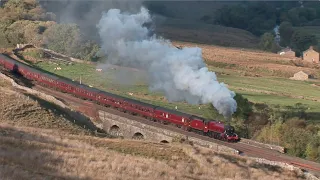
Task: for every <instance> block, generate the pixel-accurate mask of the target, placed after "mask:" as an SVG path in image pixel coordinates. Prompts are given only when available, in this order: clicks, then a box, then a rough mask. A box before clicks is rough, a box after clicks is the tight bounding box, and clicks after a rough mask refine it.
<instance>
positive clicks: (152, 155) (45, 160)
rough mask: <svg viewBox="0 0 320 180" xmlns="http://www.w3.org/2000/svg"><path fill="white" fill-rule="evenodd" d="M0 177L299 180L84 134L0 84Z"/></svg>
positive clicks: (231, 159) (251, 165)
mask: <svg viewBox="0 0 320 180" xmlns="http://www.w3.org/2000/svg"><path fill="white" fill-rule="evenodd" d="M0 87H1V88H0V92H1V96H0V98H1V101H2V102H6V103H2V104H1V109H2V110H1V114H0V115H1V120H0V134H1V136H0V142H1V143H0V148H1V152H2V153H1V155H0V162H1V164H2V165H1V168H0V176H1V177H2V178H3V179H7V180H11V179H43V178H53V179H106V177H107V179H119V178H120V179H151V178H156V179H172V178H173V179H197V178H200V179H212V177H215V178H217V179H230V178H231V179H261V178H262V177H263V178H262V179H269V178H273V179H288V180H289V179H290V180H293V179H303V176H304V175H303V174H301V172H300V173H299V172H296V171H289V170H287V169H282V168H280V167H277V166H271V165H264V164H260V163H257V162H255V161H253V160H250V159H247V158H242V157H236V156H232V155H226V154H220V153H216V152H214V151H212V150H210V149H207V148H201V147H196V146H190V145H187V144H180V143H173V144H171V145H169V144H160V143H153V142H145V141H143V142H141V141H132V140H119V139H106V138H97V137H93V136H90V135H89V134H88V133H87V131H85V130H83V129H82V128H80V127H78V126H76V125H74V124H73V123H70V122H69V121H68V120H67V119H64V117H63V116H58V115H57V114H54V113H53V112H55V111H52V110H50V109H47V108H46V107H42V106H41V105H40V104H39V103H37V102H36V101H34V100H32V99H31V98H28V97H27V96H25V95H23V94H21V93H17V92H15V91H14V90H13V89H12V88H11V85H10V84H9V83H8V82H6V81H4V80H3V79H1V80H0Z"/></svg>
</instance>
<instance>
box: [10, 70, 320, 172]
mask: <svg viewBox="0 0 320 180" xmlns="http://www.w3.org/2000/svg"><path fill="white" fill-rule="evenodd" d="M5 74H8V73H5ZM11 78H14V79H15V80H16V81H17V82H18V83H19V84H20V85H25V84H24V81H23V80H21V79H20V78H19V77H16V76H14V77H13V76H12V75H11ZM31 88H32V89H35V90H38V91H41V92H44V93H47V94H50V95H52V96H54V97H56V98H58V99H63V100H64V102H65V103H66V104H67V105H69V106H71V107H82V108H81V109H79V108H77V110H80V111H82V112H83V113H85V114H86V115H88V116H90V117H92V118H97V111H98V110H103V111H106V112H108V113H112V114H115V115H119V116H122V117H126V118H128V119H131V120H135V121H138V122H141V123H144V124H148V125H151V126H155V127H157V128H163V129H168V130H171V131H174V132H177V133H180V134H184V135H187V136H189V137H195V138H199V139H201V140H205V141H210V142H214V143H216V144H220V145H224V146H227V147H230V148H234V149H236V150H238V151H239V152H240V155H242V156H249V157H256V158H263V159H267V160H270V161H278V162H284V163H287V164H291V165H294V166H296V167H299V168H301V169H303V170H305V171H309V172H311V173H313V174H315V175H316V176H318V177H320V164H318V163H315V162H312V161H307V160H304V159H301V158H297V157H291V156H288V155H285V154H281V153H279V152H276V151H273V150H270V149H264V148H261V147H257V146H253V145H250V144H246V143H242V142H241V141H240V142H238V143H228V142H224V141H220V140H216V139H212V138H210V137H206V136H201V135H199V134H196V133H193V132H186V131H183V130H182V129H180V128H177V127H174V126H170V125H164V124H160V123H157V122H153V121H149V120H147V119H145V118H142V117H139V116H134V115H131V114H128V113H123V112H120V111H118V110H115V109H112V108H107V107H104V106H100V105H98V104H95V103H93V102H90V101H88V100H83V99H80V98H77V97H74V96H72V95H70V94H66V93H62V92H59V91H56V90H52V89H49V88H46V87H43V86H41V85H39V84H33V86H32V87H31ZM84 110H86V112H84ZM88 110H89V111H88Z"/></svg>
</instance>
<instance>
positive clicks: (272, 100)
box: [36, 62, 320, 121]
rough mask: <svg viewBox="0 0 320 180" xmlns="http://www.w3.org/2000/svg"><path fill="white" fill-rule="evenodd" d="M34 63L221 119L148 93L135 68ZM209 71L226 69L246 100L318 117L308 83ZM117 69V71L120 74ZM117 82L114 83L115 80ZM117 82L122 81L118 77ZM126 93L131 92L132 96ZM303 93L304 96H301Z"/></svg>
mask: <svg viewBox="0 0 320 180" xmlns="http://www.w3.org/2000/svg"><path fill="white" fill-rule="evenodd" d="M36 66H38V67H40V68H43V69H44V70H47V71H50V72H53V73H56V74H59V75H62V76H65V77H68V78H71V79H74V80H75V81H79V79H80V76H81V79H82V82H83V83H84V84H88V85H92V86H94V87H96V88H99V89H103V90H106V91H109V92H113V93H116V94H119V95H122V96H126V97H131V98H135V99H138V100H141V101H144V102H148V103H152V104H155V105H160V106H165V107H169V108H172V109H174V108H175V106H177V107H178V110H179V111H183V112H188V113H193V114H197V115H200V116H203V117H206V118H215V119H216V118H219V119H223V118H222V116H221V115H218V114H217V112H216V111H215V110H214V109H213V108H212V107H211V106H210V105H201V106H200V107H201V108H200V109H199V105H189V104H187V103H183V102H177V103H170V102H168V101H166V100H165V98H164V97H163V96H162V94H160V93H154V92H150V91H149V90H148V86H147V85H146V83H145V82H146V80H145V74H143V73H141V72H137V71H126V72H125V73H121V71H123V70H120V69H111V68H110V69H108V70H106V71H104V72H97V71H95V66H93V65H86V64H74V65H59V66H60V67H61V68H62V69H61V70H60V71H54V67H57V66H56V65H54V64H50V63H47V62H40V63H37V64H36ZM210 70H213V71H215V72H217V73H218V74H219V73H221V72H228V73H229V74H230V75H218V80H219V81H220V82H224V83H226V84H228V85H229V86H230V89H231V90H234V91H235V92H237V93H240V94H242V95H243V96H244V97H246V98H248V99H249V101H251V102H255V103H266V104H268V105H280V106H282V107H285V106H294V105H295V104H296V103H302V104H304V105H306V106H307V108H308V109H307V112H308V113H309V114H310V117H309V119H310V120H313V121H319V120H320V115H319V112H320V106H319V102H316V101H312V100H308V99H307V98H309V99H311V98H313V99H320V93H318V92H319V88H320V87H315V86H312V85H311V84H312V83H311V82H302V81H293V80H289V79H284V78H274V77H241V76H240V75H239V74H237V73H236V72H234V71H231V70H228V69H222V68H213V67H210ZM119 71H120V73H119ZM119 78H120V79H126V78H129V79H130V81H132V82H134V85H132V84H131V85H130V84H127V83H126V82H124V83H119ZM116 82H117V83H116ZM120 82H122V81H121V80H120ZM129 93H133V95H132V96H130V95H129ZM301 96H303V97H304V98H305V99H301Z"/></svg>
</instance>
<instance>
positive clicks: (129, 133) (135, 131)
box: [98, 110, 175, 143]
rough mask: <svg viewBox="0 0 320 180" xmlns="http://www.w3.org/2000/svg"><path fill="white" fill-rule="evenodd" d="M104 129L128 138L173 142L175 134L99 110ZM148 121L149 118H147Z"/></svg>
mask: <svg viewBox="0 0 320 180" xmlns="http://www.w3.org/2000/svg"><path fill="white" fill-rule="evenodd" d="M98 114H99V119H100V120H101V121H102V125H103V129H104V130H105V131H106V132H107V133H109V134H111V135H114V136H118V137H123V138H126V139H148V140H152V141H156V142H162V143H169V142H172V139H173V136H175V135H173V134H168V133H165V132H164V131H163V130H161V129H159V128H155V127H153V126H150V125H147V124H143V123H140V122H138V121H133V120H130V119H127V118H125V117H121V116H118V115H114V114H111V113H108V112H105V111H102V110H98ZM146 121H147V120H146Z"/></svg>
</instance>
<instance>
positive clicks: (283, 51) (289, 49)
mask: <svg viewBox="0 0 320 180" xmlns="http://www.w3.org/2000/svg"><path fill="white" fill-rule="evenodd" d="M290 51H291V52H294V51H293V50H292V49H291V48H289V47H286V48H283V49H281V50H280V51H278V54H279V53H286V52H290Z"/></svg>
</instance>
